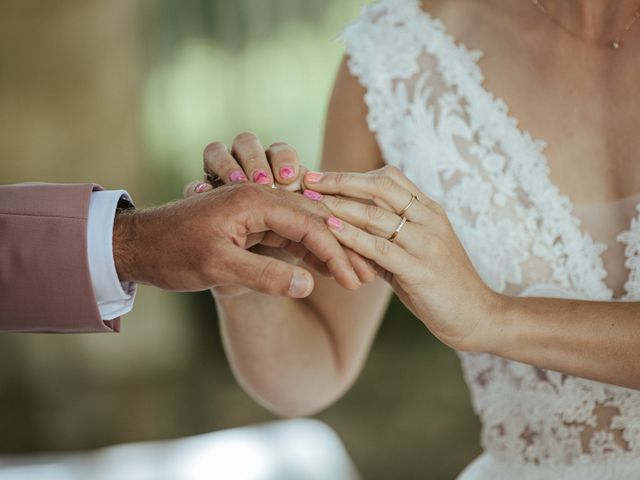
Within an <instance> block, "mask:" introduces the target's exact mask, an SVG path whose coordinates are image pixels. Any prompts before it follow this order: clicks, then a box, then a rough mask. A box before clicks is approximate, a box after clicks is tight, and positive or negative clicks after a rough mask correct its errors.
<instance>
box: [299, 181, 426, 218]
mask: <svg viewBox="0 0 640 480" xmlns="http://www.w3.org/2000/svg"><path fill="white" fill-rule="evenodd" d="M304 182H305V185H306V186H307V188H309V189H312V190H313V191H316V192H320V193H329V194H333V195H342V196H347V197H352V198H358V199H364V200H371V201H373V202H374V203H375V204H376V205H378V206H380V207H383V208H386V209H387V210H391V211H392V212H395V213H397V214H406V216H407V218H408V219H409V220H411V221H414V222H421V223H422V222H424V221H425V220H427V219H428V212H427V209H426V207H425V206H424V204H422V205H421V202H417V201H415V194H414V193H413V192H410V191H408V190H407V189H405V188H403V187H402V186H400V185H399V184H398V183H397V182H396V181H395V180H394V179H393V178H391V177H390V176H389V175H386V174H384V173H382V172H381V173H375V174H372V173H342V172H341V173H334V172H327V173H319V172H308V173H307V174H306V175H305V177H304ZM414 204H415V205H414Z"/></svg>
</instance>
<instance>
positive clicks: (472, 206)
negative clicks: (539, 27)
mask: <svg viewBox="0 0 640 480" xmlns="http://www.w3.org/2000/svg"><path fill="white" fill-rule="evenodd" d="M343 38H344V39H345V41H346V44H347V53H348V54H349V68H350V71H351V73H352V74H353V75H355V76H356V77H357V78H358V79H359V81H360V83H361V84H362V85H363V86H364V87H365V88H366V94H365V102H366V104H367V106H368V108H369V113H368V117H367V122H368V126H369V128H370V130H371V131H372V132H374V133H375V135H376V138H377V140H378V143H379V145H380V148H381V150H382V152H383V155H384V157H385V160H386V161H387V162H388V163H390V164H393V165H396V166H398V167H399V168H401V169H402V170H403V171H404V172H405V174H407V175H408V176H409V177H410V178H411V179H412V180H413V181H414V182H416V183H417V184H418V185H419V186H420V188H421V189H423V191H424V192H425V193H426V194H427V195H429V196H431V197H432V198H433V199H434V200H436V201H438V202H439V203H440V204H441V205H442V206H443V207H444V208H445V210H446V212H447V214H448V215H449V218H450V220H451V223H452V225H453V226H454V229H455V231H456V233H457V234H458V236H459V238H460V240H461V242H462V244H463V245H464V247H465V249H466V250H467V252H468V254H469V257H470V258H471V260H472V262H473V264H474V266H475V267H476V269H477V270H478V272H479V274H480V275H481V277H482V278H483V280H484V281H485V282H486V283H487V284H488V285H489V286H490V287H491V288H493V289H494V290H496V291H499V292H503V293H506V294H510V295H520V296H554V297H565V298H581V299H590V300H607V301H611V300H614V298H613V291H612V290H611V289H610V288H609V287H607V285H606V284H605V283H604V280H603V279H604V278H605V277H606V275H607V272H606V271H605V269H604V266H603V261H602V253H603V251H604V250H605V249H606V245H604V244H601V243H597V242H594V241H593V240H592V238H591V237H590V236H589V235H588V234H587V233H585V232H583V231H582V230H581V226H580V220H579V219H578V218H576V216H575V215H573V213H572V212H573V206H572V204H571V202H570V200H569V198H568V197H566V196H564V195H562V194H561V192H560V191H559V189H558V188H557V187H556V186H555V185H554V184H553V183H552V182H551V180H550V177H549V166H548V163H547V159H546V157H545V154H544V150H545V147H546V145H545V143H544V142H541V141H538V140H535V139H533V138H532V137H531V136H530V135H529V134H528V133H527V132H525V131H522V130H521V129H520V128H519V127H518V123H517V121H516V120H515V119H514V118H512V117H510V116H509V113H508V109H507V106H506V104H505V103H504V102H503V101H502V100H501V99H498V98H495V97H494V96H493V95H492V94H491V93H490V92H488V91H487V90H486V89H485V87H484V77H483V74H482V71H481V70H480V67H479V65H478V61H479V60H480V58H481V56H482V54H481V52H478V51H470V50H468V49H467V48H466V47H465V46H463V45H460V44H458V43H456V42H455V40H454V39H453V38H452V37H451V36H450V35H449V34H448V33H447V32H446V30H445V27H444V25H443V24H442V22H440V21H439V20H437V19H435V18H433V17H432V16H431V15H430V14H429V13H427V12H425V11H424V10H422V8H421V5H420V2H418V1H417V0H380V1H378V2H376V3H373V4H372V5H369V6H368V7H366V8H365V9H364V10H363V13H362V15H361V17H360V18H359V19H358V20H357V21H356V22H355V23H353V24H352V25H350V26H349V27H348V28H347V29H346V30H345V32H344V33H343ZM618 240H619V241H621V242H624V243H626V245H627V246H626V251H625V254H626V256H627V260H626V263H625V265H626V266H627V267H628V268H629V269H630V272H631V273H630V276H629V279H628V281H627V282H626V284H625V291H626V294H625V295H624V296H623V297H622V298H621V299H619V300H640V213H639V217H638V219H634V220H633V222H632V224H631V228H630V231H628V232H625V233H623V234H621V235H620V236H619V237H618ZM460 356H461V359H462V364H463V368H464V371H465V378H466V381H467V383H468V385H469V388H470V390H471V392H472V400H473V405H474V408H475V410H476V411H477V413H478V414H479V416H480V417H481V419H482V423H483V430H482V443H483V446H484V447H485V449H486V450H487V451H489V452H490V453H491V454H492V455H493V456H494V457H496V458H499V459H501V460H504V461H506V462H511V463H519V464H521V465H529V466H531V467H533V466H536V467H539V468H543V467H544V468H546V467H553V466H561V465H562V466H569V465H578V464H584V463H590V462H593V463H597V464H600V465H602V464H603V463H606V462H612V461H616V462H617V461H621V460H623V459H624V460H625V461H628V460H637V461H638V466H639V468H640V391H635V390H631V389H625V388H622V387H617V386H612V385H607V384H603V383H598V382H594V381H590V380H585V379H581V378H575V377H571V376H567V375H564V374H560V373H557V372H552V371H546V370H541V369H538V368H534V367H531V366H529V365H525V364H521V363H517V362H512V361H508V360H505V359H502V358H499V357H495V356H491V355H487V354H461V355H460ZM639 471H640V470H639Z"/></svg>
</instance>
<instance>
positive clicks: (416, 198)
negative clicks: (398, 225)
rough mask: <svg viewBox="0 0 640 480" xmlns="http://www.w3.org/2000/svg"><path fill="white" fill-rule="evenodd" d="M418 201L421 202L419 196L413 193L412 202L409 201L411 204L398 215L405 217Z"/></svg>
mask: <svg viewBox="0 0 640 480" xmlns="http://www.w3.org/2000/svg"><path fill="white" fill-rule="evenodd" d="M416 201H419V199H418V196H417V195H416V194H415V193H412V194H411V200H409V203H407V205H406V206H405V207H404V208H403V209H402V210H400V213H398V215H400V216H401V217H403V216H404V214H405V213H407V210H409V209H410V208H411V205H413V202H416Z"/></svg>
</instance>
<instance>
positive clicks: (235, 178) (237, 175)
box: [229, 170, 249, 183]
mask: <svg viewBox="0 0 640 480" xmlns="http://www.w3.org/2000/svg"><path fill="white" fill-rule="evenodd" d="M247 180H249V179H248V178H247V176H246V175H245V174H244V172H243V171H242V170H234V171H233V172H231V173H230V174H229V181H231V182H234V183H236V182H246V181H247Z"/></svg>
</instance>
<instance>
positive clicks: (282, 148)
mask: <svg viewBox="0 0 640 480" xmlns="http://www.w3.org/2000/svg"><path fill="white" fill-rule="evenodd" d="M269 151H271V152H272V153H281V152H291V153H294V154H295V153H296V150H295V148H293V147H292V146H291V145H289V144H288V143H285V142H275V143H272V144H271V145H269Z"/></svg>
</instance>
